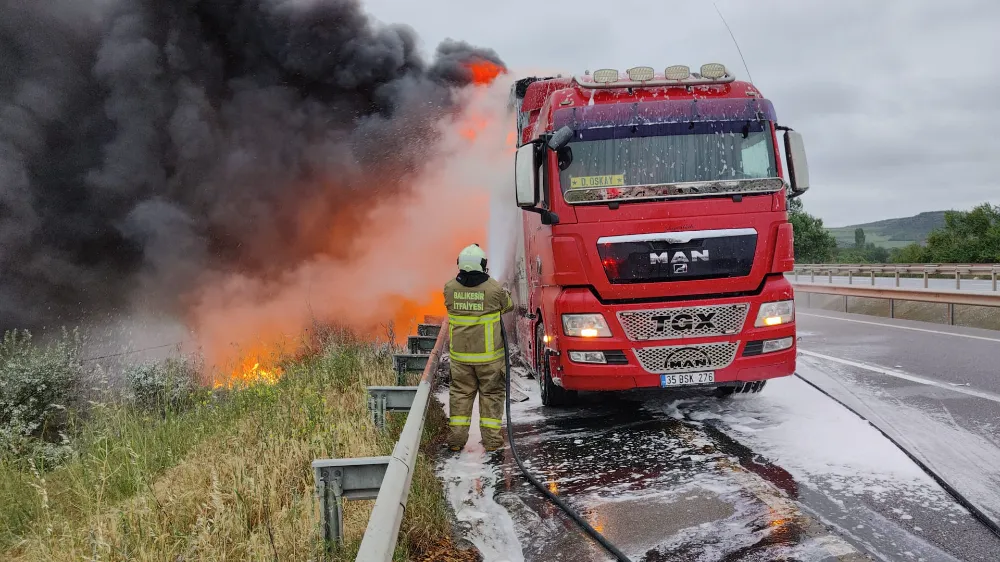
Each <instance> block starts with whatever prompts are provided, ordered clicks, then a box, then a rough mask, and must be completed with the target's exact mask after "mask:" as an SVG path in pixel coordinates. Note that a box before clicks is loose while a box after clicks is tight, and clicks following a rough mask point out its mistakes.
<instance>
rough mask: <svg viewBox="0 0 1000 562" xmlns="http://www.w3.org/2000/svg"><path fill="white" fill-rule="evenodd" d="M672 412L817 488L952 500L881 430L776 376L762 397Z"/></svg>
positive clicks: (688, 403)
mask: <svg viewBox="0 0 1000 562" xmlns="http://www.w3.org/2000/svg"><path fill="white" fill-rule="evenodd" d="M666 410H667V412H668V413H669V414H670V415H673V416H675V417H678V418H681V419H687V420H694V421H708V420H714V421H717V422H720V423H721V424H722V425H723V426H725V427H726V429H727V433H730V434H731V435H733V437H736V438H738V439H739V440H740V441H742V442H744V444H746V445H747V446H749V447H750V448H751V449H753V450H754V451H756V452H759V453H761V454H763V455H765V456H766V457H768V458H769V459H770V460H771V461H772V462H774V463H775V464H776V465H778V466H781V467H782V468H784V469H785V470H787V471H788V472H789V473H791V474H792V475H793V476H794V477H795V479H796V480H797V481H799V482H801V483H804V484H811V485H812V486H813V487H818V488H820V489H826V490H831V491H834V492H836V493H837V494H838V495H866V496H869V497H873V498H875V499H876V500H879V499H881V498H884V497H890V496H893V497H900V496H907V497H909V498H913V499H915V498H922V499H924V500H946V502H947V503H949V504H951V503H952V502H951V500H950V499H948V498H947V497H946V496H944V494H943V492H942V491H940V488H938V486H937V484H936V483H935V482H934V481H933V480H932V479H931V478H930V477H928V476H927V475H926V474H925V473H924V472H923V471H922V470H921V469H920V468H919V467H918V466H916V465H915V464H914V463H913V461H911V460H910V459H909V458H908V457H907V456H906V455H905V454H903V453H902V452H901V451H900V450H899V449H898V448H897V447H896V446H894V445H893V444H892V443H891V442H889V440H887V439H886V438H885V437H884V436H882V434H880V433H879V432H878V431H877V430H876V429H875V428H873V427H872V426H871V425H869V424H868V423H866V422H865V421H864V420H862V419H860V418H858V417H857V416H856V415H854V414H853V413H851V412H850V411H848V410H847V409H845V408H843V407H842V406H840V405H839V404H837V403H836V402H834V401H832V400H830V399H829V398H827V397H826V396H824V395H823V394H821V393H820V392H818V391H816V390H815V389H813V388H812V387H810V386H809V385H807V384H806V383H804V382H803V381H801V380H799V379H797V378H793V377H787V378H780V379H774V380H772V381H770V382H768V385H767V388H766V389H765V390H764V392H762V393H760V394H757V395H750V396H745V397H744V396H738V397H734V399H731V400H726V401H716V400H714V399H702V398H699V399H695V400H679V401H675V402H672V403H670V404H668V405H667V406H666ZM959 509H960V508H959Z"/></svg>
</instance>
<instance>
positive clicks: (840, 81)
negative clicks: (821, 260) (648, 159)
mask: <svg viewBox="0 0 1000 562" xmlns="http://www.w3.org/2000/svg"><path fill="white" fill-rule="evenodd" d="M363 2H364V5H365V6H366V8H367V10H368V11H369V13H370V14H372V15H373V16H374V17H375V18H377V19H378V20H380V21H382V22H386V23H405V24H408V25H410V26H412V27H413V28H414V29H415V30H416V31H417V32H418V33H419V35H420V37H421V41H422V48H424V49H425V50H426V51H427V52H428V53H429V52H430V51H431V50H432V49H433V48H434V47H435V46H436V45H437V44H438V43H439V42H440V41H441V40H443V39H445V38H449V37H450V38H454V39H463V40H466V41H469V42H471V43H473V44H476V45H480V46H484V47H490V48H493V49H494V50H496V51H497V53H498V54H499V55H500V56H501V57H502V58H503V59H504V61H505V62H506V63H507V65H508V66H509V67H510V68H511V69H512V70H513V71H514V72H515V73H517V74H524V75H534V73H537V72H554V73H563V74H564V75H569V74H579V73H582V72H583V71H584V70H587V69H589V70H594V69H596V68H603V67H608V68H619V69H621V70H624V69H626V68H629V67H632V66H640V65H644V66H645V65H648V66H653V67H654V68H660V69H662V68H665V67H667V66H669V65H672V64H687V65H689V66H691V67H692V68H696V67H699V66H701V64H703V63H706V62H722V63H724V64H725V65H726V66H727V67H728V68H729V69H730V71H731V72H733V73H734V74H736V76H737V78H739V79H746V78H747V71H746V70H745V69H744V66H743V63H742V62H741V60H740V55H739V52H738V51H737V49H736V47H735V46H734V44H733V40H732V39H731V38H730V36H729V32H728V31H727V30H726V27H725V25H724V24H723V22H722V20H721V19H720V18H719V15H718V14H717V13H716V11H715V8H714V7H713V6H712V3H711V2H708V1H705V0H683V1H681V0H659V1H656V2H654V1H650V0H647V1H639V0H615V1H613V2H597V1H594V0H576V1H574V2H570V3H564V2H547V1H539V0H504V1H493V2H455V1H454V0H421V1H419V2H410V1H405V0H363ZM717 5H718V7H719V9H720V10H721V11H722V14H723V15H724V16H725V18H726V21H728V22H729V25H730V27H731V28H732V30H733V33H734V34H735V36H736V39H737V40H738V42H739V46H740V49H741V50H742V51H743V55H744V56H745V58H746V63H747V66H749V71H750V75H751V76H752V78H753V82H754V84H755V85H756V86H757V87H758V88H759V89H760V90H761V91H762V92H763V93H764V95H765V96H766V97H767V98H768V99H770V100H771V101H773V102H774V105H775V109H776V111H777V115H778V120H779V123H780V124H782V125H786V126H790V127H792V128H793V129H795V130H796V131H799V132H800V133H802V135H803V137H804V139H805V144H806V151H807V154H808V160H809V168H810V179H811V184H812V187H811V189H810V191H809V192H808V193H807V194H806V195H805V196H804V197H803V202H804V203H805V208H806V210H807V211H809V212H810V213H812V214H814V215H817V216H819V217H821V218H822V219H823V220H824V223H825V224H826V225H827V226H845V225H850V224H859V223H864V222H869V221H873V220H879V219H885V218H892V217H902V216H909V215H913V214H916V213H920V212H924V211H935V210H942V209H959V210H965V209H969V208H971V207H973V206H975V205H977V204H980V203H984V202H990V203H992V204H995V205H1000V134H998V132H1000V95H998V89H1000V64H998V62H1000V61H998V58H1000V31H998V29H1000V2H997V1H996V0H951V1H948V2H942V1H940V0H878V1H872V0H846V1H840V2H819V1H809V2H802V1H801V0H718V2H717ZM511 165H513V163H512V164H511Z"/></svg>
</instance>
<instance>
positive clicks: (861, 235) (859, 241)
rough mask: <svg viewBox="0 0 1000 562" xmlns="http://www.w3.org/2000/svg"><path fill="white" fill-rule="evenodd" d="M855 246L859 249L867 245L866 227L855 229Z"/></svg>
mask: <svg viewBox="0 0 1000 562" xmlns="http://www.w3.org/2000/svg"><path fill="white" fill-rule="evenodd" d="M854 247H855V248H858V249H861V248H864V247H865V229H863V228H855V229H854Z"/></svg>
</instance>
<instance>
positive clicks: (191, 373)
mask: <svg viewBox="0 0 1000 562" xmlns="http://www.w3.org/2000/svg"><path fill="white" fill-rule="evenodd" d="M198 372H199V369H198V366H197V364H195V363H194V361H192V360H190V359H187V358H182V359H173V358H172V359H167V360H166V361H162V362H158V363H141V364H139V365H134V366H132V367H129V368H128V369H126V371H125V383H126V385H127V391H126V392H127V398H128V400H129V401H131V402H132V403H133V404H135V405H136V406H138V407H139V408H143V409H148V410H159V411H168V410H174V411H176V410H181V409H184V408H185V407H187V406H188V405H190V404H191V402H192V398H193V397H194V395H195V394H196V393H197V392H198V391H199V390H200V389H201V387H200V385H199V384H198Z"/></svg>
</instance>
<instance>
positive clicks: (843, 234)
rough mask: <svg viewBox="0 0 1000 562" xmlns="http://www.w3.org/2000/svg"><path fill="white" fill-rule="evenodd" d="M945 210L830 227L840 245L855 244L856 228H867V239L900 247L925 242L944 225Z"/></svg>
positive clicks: (884, 246) (879, 243)
mask: <svg viewBox="0 0 1000 562" xmlns="http://www.w3.org/2000/svg"><path fill="white" fill-rule="evenodd" d="M944 213H945V211H930V212H926V213H920V214H919V215H915V216H912V217H902V218H896V219H885V220H880V221H875V222H870V223H866V224H855V225H851V226H841V227H838V228H828V229H827V230H828V231H830V233H831V234H833V236H834V238H836V239H837V245H838V246H853V245H854V230H855V229H856V228H863V229H864V230H865V241H866V242H873V243H874V244H875V245H876V246H882V247H883V248H899V247H902V246H906V245H909V244H912V243H913V242H919V243H924V242H926V241H927V235H929V234H930V233H931V231H932V230H934V229H936V228H941V227H943V226H944Z"/></svg>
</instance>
